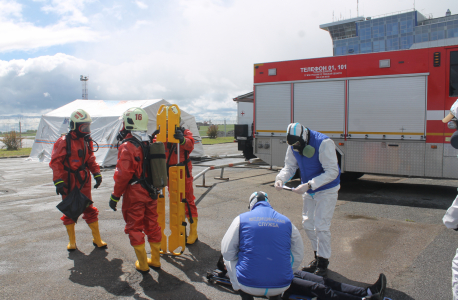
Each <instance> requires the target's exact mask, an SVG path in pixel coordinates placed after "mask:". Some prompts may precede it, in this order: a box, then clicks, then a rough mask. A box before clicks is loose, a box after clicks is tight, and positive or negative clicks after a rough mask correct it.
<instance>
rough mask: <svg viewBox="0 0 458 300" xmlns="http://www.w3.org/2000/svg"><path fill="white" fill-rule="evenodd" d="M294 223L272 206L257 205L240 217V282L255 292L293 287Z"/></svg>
mask: <svg viewBox="0 0 458 300" xmlns="http://www.w3.org/2000/svg"><path fill="white" fill-rule="evenodd" d="M291 233H292V225H291V221H290V220H289V219H288V218H287V217H285V216H283V215H282V214H279V213H278V212H276V211H275V210H274V209H273V208H272V207H271V206H270V204H269V203H268V202H266V201H260V202H258V203H256V204H255V205H254V207H253V209H252V210H251V211H249V212H246V213H243V214H241V215H240V228H239V235H240V236H239V240H240V242H239V253H238V256H239V259H238V263H237V265H236V271H237V279H238V281H239V282H240V283H241V284H243V285H245V286H249V287H254V288H282V287H285V286H288V285H290V284H291V281H292V280H293V277H294V275H293V269H292V263H291Z"/></svg>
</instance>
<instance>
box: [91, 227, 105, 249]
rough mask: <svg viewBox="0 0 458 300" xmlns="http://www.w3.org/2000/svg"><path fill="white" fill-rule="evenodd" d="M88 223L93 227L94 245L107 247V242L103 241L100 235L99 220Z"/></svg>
mask: <svg viewBox="0 0 458 300" xmlns="http://www.w3.org/2000/svg"><path fill="white" fill-rule="evenodd" d="M87 225H89V228H91V230H92V237H93V239H92V243H93V244H94V246H97V247H99V248H102V247H106V246H107V243H105V242H104V241H102V238H101V237H100V231H99V221H95V222H92V223H91V224H87Z"/></svg>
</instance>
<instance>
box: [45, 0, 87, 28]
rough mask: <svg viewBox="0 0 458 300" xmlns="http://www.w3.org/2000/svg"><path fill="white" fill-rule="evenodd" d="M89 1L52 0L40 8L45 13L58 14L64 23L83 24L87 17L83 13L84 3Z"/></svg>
mask: <svg viewBox="0 0 458 300" xmlns="http://www.w3.org/2000/svg"><path fill="white" fill-rule="evenodd" d="M85 2H90V1H84V0H52V1H50V3H49V4H47V5H44V6H43V7H42V10H43V11H44V12H47V13H55V14H57V15H60V16H61V18H62V21H64V22H65V23H74V24H80V23H82V24H85V23H88V22H89V20H88V18H87V17H86V16H85V15H84V14H83V12H82V10H83V8H84V3H85Z"/></svg>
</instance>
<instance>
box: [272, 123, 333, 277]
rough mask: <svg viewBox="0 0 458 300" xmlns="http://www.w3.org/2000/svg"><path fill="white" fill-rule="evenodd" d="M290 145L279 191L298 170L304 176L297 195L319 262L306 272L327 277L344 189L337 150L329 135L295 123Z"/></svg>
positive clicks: (290, 129) (289, 132)
mask: <svg viewBox="0 0 458 300" xmlns="http://www.w3.org/2000/svg"><path fill="white" fill-rule="evenodd" d="M286 134H287V136H286V141H287V143H288V145H289V147H288V148H287V151H286V157H285V166H284V167H283V169H282V170H281V171H280V173H278V175H277V177H276V178H275V189H276V190H278V191H281V190H282V189H283V185H284V184H285V183H286V182H288V181H289V180H291V178H292V177H293V176H294V175H295V174H296V170H297V169H299V170H300V172H301V185H299V186H297V187H296V188H295V189H293V192H295V193H298V194H300V195H302V199H303V200H304V201H303V208H302V227H304V230H305V233H306V234H307V236H308V238H309V240H310V242H311V243H312V248H313V251H314V254H315V259H314V260H313V261H312V262H310V264H309V265H308V266H306V267H304V268H303V269H302V270H303V271H306V272H309V273H314V274H315V275H318V276H326V275H327V269H328V265H329V258H330V257H331V231H330V228H331V220H332V215H333V214H334V209H335V207H336V203H337V195H338V191H339V189H340V168H339V165H338V162H337V155H336V146H335V144H334V142H333V141H332V140H331V139H330V138H329V137H327V136H326V135H324V134H322V133H320V132H317V131H313V130H310V129H309V128H306V127H304V126H302V125H301V124H299V123H291V124H289V125H288V129H287V131H286Z"/></svg>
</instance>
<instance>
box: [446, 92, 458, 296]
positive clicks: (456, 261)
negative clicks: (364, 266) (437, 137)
mask: <svg viewBox="0 0 458 300" xmlns="http://www.w3.org/2000/svg"><path fill="white" fill-rule="evenodd" d="M457 114H458V99H457V100H456V101H455V103H453V105H452V107H451V108H450V113H449V114H448V115H447V116H446V117H445V118H444V119H443V120H442V122H444V123H449V122H454V123H455V124H453V125H454V128H455V129H456V128H457V120H456V116H457ZM452 128H453V127H452ZM457 133H458V131H456V132H455V133H454V134H453V135H452V138H451V141H450V143H451V145H452V146H453V147H454V148H455V149H458V135H457ZM442 221H443V222H444V225H445V226H447V228H451V229H454V230H456V231H458V196H457V197H456V198H455V201H453V203H452V206H450V207H449V208H448V210H447V212H446V213H445V216H444V218H443V219H442ZM452 293H453V300H458V249H456V255H455V257H454V258H453V261H452Z"/></svg>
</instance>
